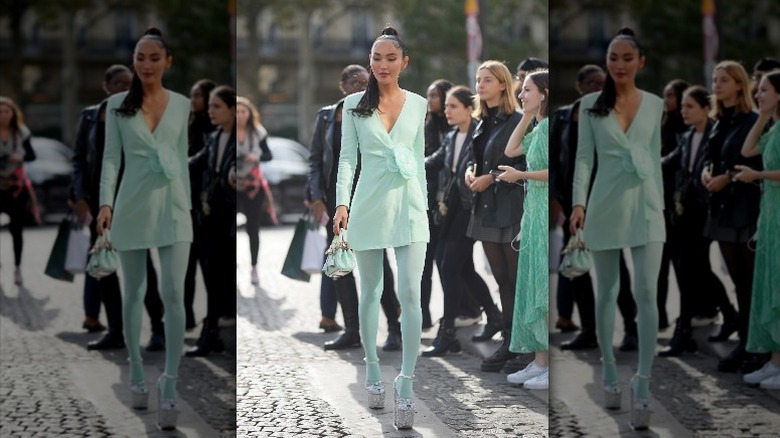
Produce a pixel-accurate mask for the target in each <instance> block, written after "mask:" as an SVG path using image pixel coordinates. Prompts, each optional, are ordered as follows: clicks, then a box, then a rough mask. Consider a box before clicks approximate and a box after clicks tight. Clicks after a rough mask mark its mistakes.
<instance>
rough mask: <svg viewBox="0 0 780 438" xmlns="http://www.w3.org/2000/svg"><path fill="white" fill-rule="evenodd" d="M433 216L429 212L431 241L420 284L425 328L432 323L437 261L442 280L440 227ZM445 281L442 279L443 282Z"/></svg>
mask: <svg viewBox="0 0 780 438" xmlns="http://www.w3.org/2000/svg"><path fill="white" fill-rule="evenodd" d="M433 222H434V221H433V215H432V214H431V212H430V211H429V212H428V230H429V233H430V240H429V241H428V250H427V251H426V253H425V266H424V267H423V273H422V282H421V284H420V307H421V308H422V321H423V322H422V324H423V327H430V326H431V325H433V324H432V321H431V308H430V307H431V290H432V289H433V262H434V260H435V261H436V268H437V269H438V270H439V278H440V279H441V276H442V273H441V252H440V251H439V226H438V225H435V224H434V223H433ZM443 281H444V280H443V279H442V282H443Z"/></svg>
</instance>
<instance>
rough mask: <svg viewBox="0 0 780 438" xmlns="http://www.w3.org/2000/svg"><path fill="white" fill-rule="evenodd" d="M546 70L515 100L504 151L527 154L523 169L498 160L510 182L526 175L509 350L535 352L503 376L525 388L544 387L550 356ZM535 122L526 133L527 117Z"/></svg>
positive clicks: (534, 75)
mask: <svg viewBox="0 0 780 438" xmlns="http://www.w3.org/2000/svg"><path fill="white" fill-rule="evenodd" d="M549 83H550V82H549V72H548V71H547V70H537V71H534V72H531V73H530V74H529V75H528V76H526V78H525V80H524V81H523V86H522V89H521V91H520V94H519V97H520V101H521V102H522V103H523V118H522V119H520V124H519V125H517V127H516V128H515V130H514V132H512V136H511V137H510V138H509V142H508V143H507V145H506V149H505V151H504V153H505V154H506V156H507V157H518V156H520V155H525V156H526V163H527V164H528V170H526V171H521V170H517V169H515V168H513V167H511V166H504V165H501V166H498V168H499V169H501V170H503V171H504V173H502V174H501V175H499V176H497V177H496V178H497V179H500V180H503V181H507V182H515V181H518V180H521V179H522V180H525V184H526V195H525V206H524V207H523V221H522V223H521V226H520V257H519V259H518V263H517V281H516V283H515V308H514V317H513V318H512V341H511V343H510V345H509V351H512V352H515V353H530V352H534V353H535V356H536V357H535V358H534V360H533V361H531V363H530V364H528V366H527V367H526V368H525V369H523V370H520V371H518V372H516V373H513V374H510V375H508V376H507V378H506V379H507V381H508V382H509V383H514V384H518V385H519V384H522V385H523V386H524V387H525V388H527V389H547V388H548V380H549V358H548V354H547V351H548V348H549V344H548V338H549V333H548V331H547V314H548V310H549V300H550V284H549V282H550V276H549V264H548V262H547V258H548V257H549V253H548V249H547V248H548V245H549V231H548V230H549V195H548V187H547V184H548V183H547V182H548V178H549V175H548V163H549V158H548V156H547V155H548V154H547V138H548V136H547V133H548V118H547V109H548V101H549V95H550V85H549ZM532 119H536V121H537V122H538V123H539V124H538V125H537V126H536V127H535V128H534V129H533V131H531V133H530V134H525V132H526V130H527V129H528V126H529V125H530V124H531V120H532Z"/></svg>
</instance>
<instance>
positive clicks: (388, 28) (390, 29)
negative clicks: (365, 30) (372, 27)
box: [380, 24, 398, 36]
mask: <svg viewBox="0 0 780 438" xmlns="http://www.w3.org/2000/svg"><path fill="white" fill-rule="evenodd" d="M380 35H392V36H398V31H397V30H395V28H394V27H393V26H390V25H389V24H388V25H386V26H385V28H384V29H382V33H380Z"/></svg>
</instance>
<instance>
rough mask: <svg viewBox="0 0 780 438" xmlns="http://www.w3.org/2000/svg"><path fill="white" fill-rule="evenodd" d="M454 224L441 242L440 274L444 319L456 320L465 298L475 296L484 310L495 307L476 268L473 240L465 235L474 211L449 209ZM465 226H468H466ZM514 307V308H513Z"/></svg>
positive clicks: (446, 231) (488, 290)
mask: <svg viewBox="0 0 780 438" xmlns="http://www.w3.org/2000/svg"><path fill="white" fill-rule="evenodd" d="M448 215H452V217H450V218H448V220H451V221H452V226H450V227H448V228H447V229H445V232H444V234H443V235H442V236H441V239H440V241H439V242H440V244H441V245H442V248H443V251H442V252H443V258H442V261H441V268H440V271H439V275H440V277H441V282H442V288H443V289H444V319H445V320H446V321H449V322H453V321H454V320H455V317H457V316H458V314H459V312H460V309H461V303H463V301H464V297H467V296H469V295H471V296H473V297H474V298H475V299H476V301H477V303H479V305H480V306H482V308H483V309H486V310H487V309H490V308H491V307H493V306H495V303H494V302H493V298H492V297H491V296H490V289H489V288H488V286H487V284H485V281H484V280H483V279H482V277H481V276H480V275H479V274H478V273H477V271H476V269H474V243H475V241H474V240H473V239H470V238H468V237H466V228H465V227H468V221H469V218H470V216H471V212H469V211H468V210H463V209H461V208H454V209H450V211H449V212H448ZM464 226H465V227H464ZM513 310H514V309H513Z"/></svg>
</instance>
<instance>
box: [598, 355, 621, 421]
mask: <svg viewBox="0 0 780 438" xmlns="http://www.w3.org/2000/svg"><path fill="white" fill-rule="evenodd" d="M601 363H602V364H603V365H602V366H610V365H612V366H614V365H615V360H614V359H613V360H610V361H605V360H604V359H603V358H602V359H601ZM602 389H603V391H604V407H605V408H606V409H620V405H621V398H622V395H623V390H622V389H621V388H620V384H618V382H617V380H615V381H614V382H604V383H603V386H602Z"/></svg>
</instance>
